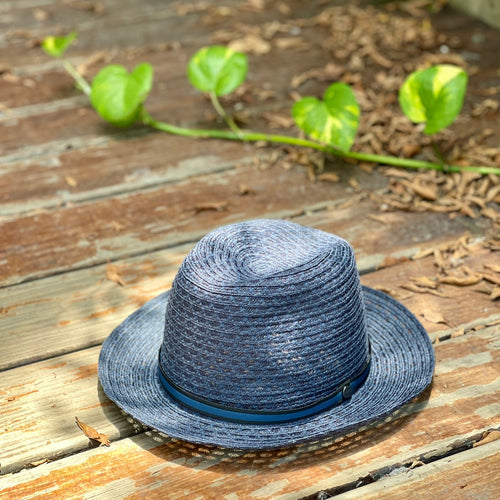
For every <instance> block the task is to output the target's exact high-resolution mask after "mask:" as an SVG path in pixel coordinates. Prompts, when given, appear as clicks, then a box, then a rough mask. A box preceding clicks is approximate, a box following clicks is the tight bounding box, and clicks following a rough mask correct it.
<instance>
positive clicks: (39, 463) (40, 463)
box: [28, 458, 49, 467]
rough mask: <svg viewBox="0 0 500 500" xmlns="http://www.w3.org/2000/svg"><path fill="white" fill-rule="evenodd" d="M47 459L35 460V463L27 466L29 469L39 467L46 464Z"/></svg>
mask: <svg viewBox="0 0 500 500" xmlns="http://www.w3.org/2000/svg"><path fill="white" fill-rule="evenodd" d="M48 461H49V459H48V458H42V459H41V460H36V461H35V462H30V463H29V464H28V465H29V466H30V467H38V466H39V465H43V464H46V463H48Z"/></svg>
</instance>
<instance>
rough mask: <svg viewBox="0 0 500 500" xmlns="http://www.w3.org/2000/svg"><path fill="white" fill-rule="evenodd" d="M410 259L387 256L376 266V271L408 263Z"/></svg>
mask: <svg viewBox="0 0 500 500" xmlns="http://www.w3.org/2000/svg"><path fill="white" fill-rule="evenodd" d="M409 260H410V259H409V258H408V257H393V256H392V255H388V256H387V257H385V259H384V260H383V261H382V262H381V263H380V264H379V265H378V266H377V269H385V268H387V267H392V266H396V265H398V264H401V263H402V262H408V261H409Z"/></svg>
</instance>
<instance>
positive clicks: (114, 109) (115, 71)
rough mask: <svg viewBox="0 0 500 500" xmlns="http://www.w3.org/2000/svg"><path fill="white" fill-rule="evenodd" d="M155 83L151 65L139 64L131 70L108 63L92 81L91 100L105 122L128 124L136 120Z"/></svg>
mask: <svg viewBox="0 0 500 500" xmlns="http://www.w3.org/2000/svg"><path fill="white" fill-rule="evenodd" d="M152 84H153V68H152V67H151V65H150V64H147V63H142V64H139V65H138V66H136V67H135V68H134V70H133V71H132V73H128V72H127V70H126V69H125V68H124V67H123V66H120V65H110V66H106V67H105V68H103V69H102V70H101V71H99V73H97V75H96V76H95V78H94V80H93V81H92V90H91V92H90V102H91V103H92V106H93V107H94V108H95V110H96V111H97V112H98V113H99V115H101V117H102V118H104V119H105V120H106V121H108V122H110V123H112V124H113V125H116V126H117V127H128V126H129V125H132V123H134V121H135V120H136V119H137V117H138V115H139V113H140V110H141V105H142V103H143V102H144V101H145V100H146V97H147V96H148V94H149V92H150V91H151V86H152Z"/></svg>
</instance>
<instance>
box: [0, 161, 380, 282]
mask: <svg viewBox="0 0 500 500" xmlns="http://www.w3.org/2000/svg"><path fill="white" fill-rule="evenodd" d="M364 179H366V181H367V182H368V183H369V186H370V187H372V186H375V187H376V185H377V183H380V182H385V180H384V179H382V178H381V177H380V176H373V175H368V174H366V175H365V177H364ZM360 180H361V182H362V184H364V181H363V179H361V177H360ZM241 186H247V188H248V189H250V192H248V193H247V194H244V195H242V192H243V193H245V192H246V191H245V190H246V189H247V188H245V189H244V190H243V191H242V189H241ZM340 196H345V184H343V183H342V184H338V185H332V184H331V183H322V182H318V183H310V182H308V181H307V178H306V174H305V172H304V170H303V169H301V168H295V169H291V170H284V169H282V168H280V167H277V168H273V169H270V170H267V171H266V172H262V171H260V170H259V168H258V167H257V166H254V165H242V166H241V167H239V168H236V169H232V170H226V171H224V172H221V173H219V174H214V175H206V176H198V177H196V178H193V179H190V180H189V181H184V182H179V183H175V184H168V185H164V186H161V187H159V188H158V189H151V190H148V191H143V192H137V193H136V192H132V193H128V194H124V195H122V196H116V197H113V198H107V199H102V200H97V201H94V202H93V203H88V204H81V205H77V206H74V207H68V208H64V209H60V210H55V211H52V212H48V213H43V212H42V213H39V214H35V215H28V216H22V217H19V218H15V219H12V220H6V221H4V222H3V223H2V224H1V231H0V262H1V263H2V267H1V270H0V282H1V283H2V284H3V285H4V286H5V285H7V284H11V283H17V282H20V281H24V280H26V279H31V278H35V277H40V276H44V275H49V274H53V273H55V272H60V271H63V270H64V271H68V270H70V269H74V268H79V267H80V268H81V267H84V266H89V265H95V264H99V263H102V262H106V261H107V260H109V259H117V258H121V257H127V256H132V255H134V254H135V255H136V254H138V253H143V252H145V251H152V250H155V249H158V248H165V247H169V246H173V245H176V244H180V243H183V242H186V241H193V240H194V239H196V238H199V237H200V236H201V235H203V234H205V233H206V232H208V230H209V229H210V228H214V227H216V226H218V225H222V224H226V223H230V222H236V221H239V220H244V219H251V218H256V217H270V218H276V217H289V216H291V215H293V214H298V213H301V212H302V211H303V210H304V209H307V210H311V209H314V207H318V206H325V205H328V204H329V203H332V204H333V202H332V200H335V198H338V197H340ZM214 203H215V204H216V205H215V206H214V207H213V208H216V207H217V206H218V205H217V204H222V205H221V206H220V208H221V210H220V211H217V210H214V209H210V208H211V206H212V205H211V204H214ZM207 209H208V210H207ZM365 209H368V208H367V205H365Z"/></svg>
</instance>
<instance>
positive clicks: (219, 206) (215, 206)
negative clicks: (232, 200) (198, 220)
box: [194, 201, 227, 213]
mask: <svg viewBox="0 0 500 500" xmlns="http://www.w3.org/2000/svg"><path fill="white" fill-rule="evenodd" d="M194 210H195V212H196V213H199V212H209V211H214V212H222V211H224V210H227V201H214V202H213V203H200V204H198V205H195V206H194Z"/></svg>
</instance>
